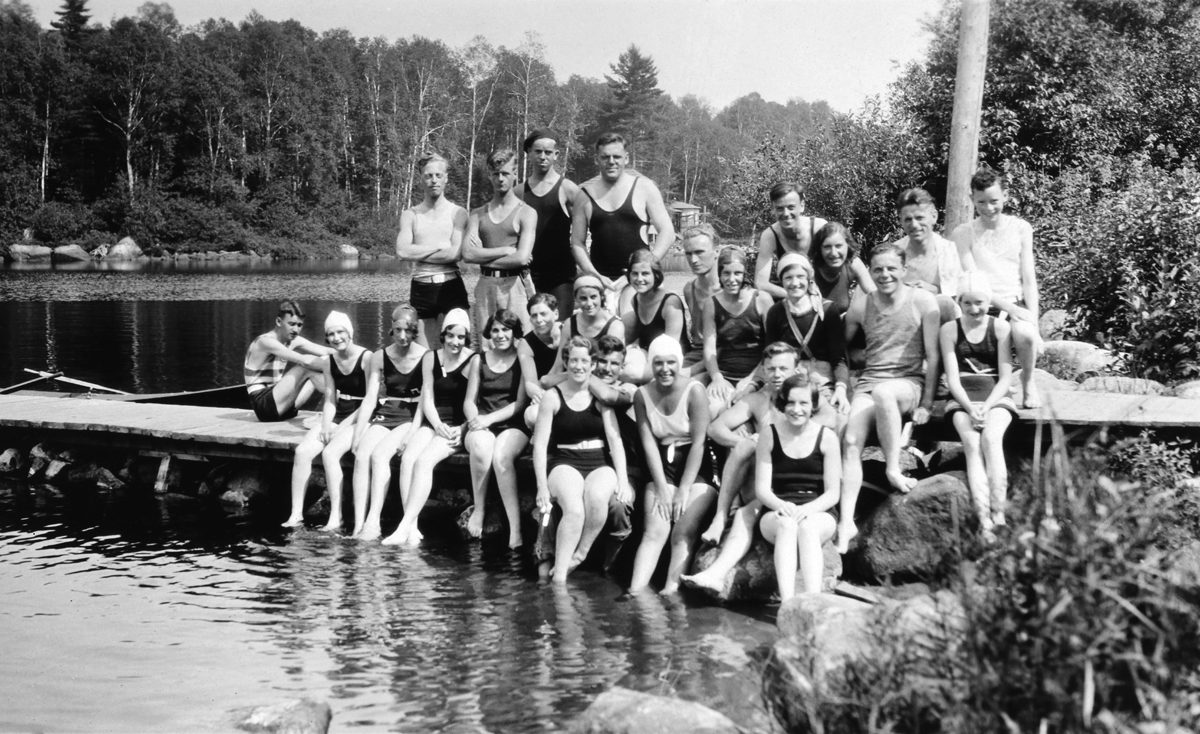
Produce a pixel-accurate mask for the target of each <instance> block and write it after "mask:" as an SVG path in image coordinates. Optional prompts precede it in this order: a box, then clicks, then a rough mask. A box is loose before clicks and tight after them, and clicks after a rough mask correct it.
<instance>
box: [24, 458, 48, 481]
mask: <svg viewBox="0 0 1200 734" xmlns="http://www.w3.org/2000/svg"><path fill="white" fill-rule="evenodd" d="M51 461H52V459H47V458H45V457H43V456H30V457H29V468H28V469H27V470H26V471H25V476H26V478H28V479H34V478H36V477H39V476H41V475H42V472H44V471H46V467H47V466H49V465H50V462H51Z"/></svg>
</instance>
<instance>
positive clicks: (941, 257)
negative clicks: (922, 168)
mask: <svg viewBox="0 0 1200 734" xmlns="http://www.w3.org/2000/svg"><path fill="white" fill-rule="evenodd" d="M896 216H897V217H898V218H899V219H900V227H901V228H902V229H903V230H904V236H903V237H901V238H900V239H898V240H896V241H895V242H894V243H892V244H894V245H895V246H896V247H899V248H900V249H902V250H904V256H905V260H906V262H907V273H908V274H907V275H905V277H904V282H905V283H907V284H908V285H912V286H916V287H917V288H920V289H922V290H926V291H929V292H930V293H932V294H933V295H934V296H936V297H937V304H938V311H939V313H940V314H941V319H942V323H943V324H944V323H946V322H948V321H953V320H954V319H955V318H956V317H957V316H958V305H957V304H956V303H955V302H954V296H955V295H956V293H955V289H956V287H957V283H958V277H959V276H960V275H962V263H961V261H960V260H959V257H958V248H957V247H955V245H954V243H953V242H951V241H950V240H948V239H946V238H945V237H942V236H941V235H940V234H938V233H937V232H934V231H933V227H934V225H935V224H937V218H938V214H937V205H936V204H934V201H933V197H932V196H930V195H929V192H928V191H926V190H925V189H905V190H904V191H901V192H900V196H898V197H897V198H896Z"/></svg>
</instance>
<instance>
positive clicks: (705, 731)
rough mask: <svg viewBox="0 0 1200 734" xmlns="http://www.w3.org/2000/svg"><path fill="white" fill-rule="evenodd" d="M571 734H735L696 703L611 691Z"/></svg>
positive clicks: (733, 727) (728, 724)
mask: <svg viewBox="0 0 1200 734" xmlns="http://www.w3.org/2000/svg"><path fill="white" fill-rule="evenodd" d="M569 731H571V732H572V733H573V734H649V733H650V732H654V734H676V733H678V734H737V731H738V728H737V725H736V724H734V723H733V722H732V721H731V720H730V719H729V717H727V716H725V715H724V714H721V713H718V712H716V711H713V710H712V709H710V708H708V707H707V706H704V705H702V704H699V703H695V702H693V701H684V700H682V699H678V698H671V697H667V696H655V695H652V694H649V693H639V692H638V691H631V690H629V689H628V688H621V687H619V686H618V687H615V688H611V689H609V690H607V691H605V692H604V693H601V694H600V695H599V696H597V697H596V700H595V701H593V702H592V705H591V706H588V707H587V709H586V710H585V711H584V712H583V713H582V714H580V715H579V718H577V719H575V721H574V723H573V724H572V725H571V728H570V730H569Z"/></svg>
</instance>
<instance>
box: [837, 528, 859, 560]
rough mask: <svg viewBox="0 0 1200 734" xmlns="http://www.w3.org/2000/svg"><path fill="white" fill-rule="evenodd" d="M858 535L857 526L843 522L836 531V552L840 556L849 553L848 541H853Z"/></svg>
mask: <svg viewBox="0 0 1200 734" xmlns="http://www.w3.org/2000/svg"><path fill="white" fill-rule="evenodd" d="M857 535H858V526H857V525H855V524H854V523H853V522H845V523H842V524H841V525H839V526H838V530H837V552H838V553H841V554H845V553H848V552H849V551H850V541H852V540H854V538H855V536H857Z"/></svg>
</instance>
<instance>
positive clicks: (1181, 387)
mask: <svg viewBox="0 0 1200 734" xmlns="http://www.w3.org/2000/svg"><path fill="white" fill-rule="evenodd" d="M1171 395H1174V396H1175V397H1177V398H1200V380H1192V381H1191V382H1183V383H1180V384H1178V385H1176V386H1175V387H1173V388H1171Z"/></svg>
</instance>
